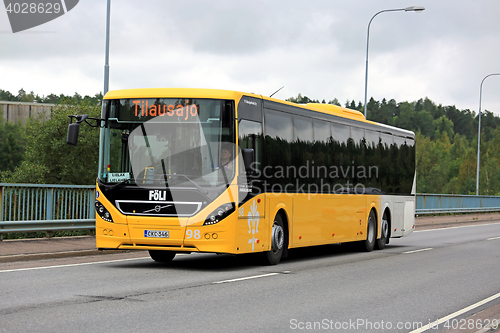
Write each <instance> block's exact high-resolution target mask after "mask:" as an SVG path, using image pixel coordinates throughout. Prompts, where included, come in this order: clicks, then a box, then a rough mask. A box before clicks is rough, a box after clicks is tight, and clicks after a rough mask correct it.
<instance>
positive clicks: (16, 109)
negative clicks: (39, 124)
mask: <svg viewBox="0 0 500 333" xmlns="http://www.w3.org/2000/svg"><path fill="white" fill-rule="evenodd" d="M53 106H54V104H44V103H27V102H7V101H0V113H1V114H2V116H3V119H5V120H7V121H10V122H12V123H15V124H26V121H27V120H28V118H38V117H42V118H43V119H46V118H48V117H50V109H51V108H52V107H53Z"/></svg>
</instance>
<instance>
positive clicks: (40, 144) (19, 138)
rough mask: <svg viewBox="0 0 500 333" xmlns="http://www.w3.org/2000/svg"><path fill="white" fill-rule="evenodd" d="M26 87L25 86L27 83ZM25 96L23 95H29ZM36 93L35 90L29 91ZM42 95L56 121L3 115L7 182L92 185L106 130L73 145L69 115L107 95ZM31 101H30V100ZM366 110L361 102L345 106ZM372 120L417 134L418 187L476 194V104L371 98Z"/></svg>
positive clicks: (490, 181) (491, 131) (484, 165)
mask: <svg viewBox="0 0 500 333" xmlns="http://www.w3.org/2000/svg"><path fill="white" fill-rule="evenodd" d="M21 90H22V89H21ZM5 96H7V97H9V98H14V100H16V101H22V99H23V98H24V99H25V100H26V98H28V99H31V97H32V96H35V97H36V96H38V95H35V94H33V93H32V92H31V93H30V94H26V93H25V92H24V94H23V93H22V92H21V91H20V93H18V96H13V95H12V94H10V93H9V92H5V91H4V90H0V100H12V99H7V98H6V97H5ZM23 96H24V97H23ZM26 96H29V97H26ZM49 96H52V97H50V98H54V99H52V100H48V99H47V98H48V97H47V98H46V97H44V98H42V99H37V101H38V102H54V103H55V104H56V106H54V107H53V109H52V114H51V117H50V119H49V120H46V121H41V120H39V119H30V120H29V121H28V122H27V124H26V125H24V126H23V125H13V124H10V123H7V122H5V121H4V120H3V116H2V117H0V119H1V120H0V181H1V182H15V183H41V184H43V183H45V184H49V183H54V184H76V185H78V184H93V183H94V182H95V178H96V173H97V163H98V151H99V144H98V140H99V138H98V137H99V131H98V130H97V129H95V128H90V127H89V126H81V127H80V140H79V143H78V146H76V147H70V146H67V145H66V131H67V126H68V123H69V118H68V115H69V114H89V115H90V116H91V117H99V115H100V101H101V100H102V95H101V94H96V95H95V96H94V97H89V96H85V97H81V96H80V95H78V94H75V95H74V96H71V97H70V98H68V96H64V95H60V96H58V98H59V99H58V100H56V99H55V97H54V96H56V95H54V94H51V95H49ZM287 100H288V101H291V102H295V103H300V104H304V103H313V102H314V103H330V104H336V105H339V106H340V103H339V101H338V100H337V99H336V98H334V99H332V100H329V101H328V102H327V101H326V100H322V101H321V102H320V101H319V100H313V99H310V98H308V97H307V96H302V95H301V94H299V95H298V96H297V97H291V98H289V99H287ZM26 101H28V100H26ZM344 106H345V107H348V108H350V109H355V110H358V111H361V112H363V104H362V103H361V102H358V103H356V102H355V101H347V102H346V103H345V105H344ZM367 109H368V119H369V120H372V121H376V122H380V123H384V124H388V125H391V126H396V127H400V128H404V129H408V130H411V131H414V132H415V133H416V164H417V192H419V193H448V194H475V184H476V165H477V164H476V162H477V130H478V115H477V114H476V113H475V112H474V111H471V110H469V109H465V110H459V109H457V108H456V107H455V106H443V105H441V104H439V105H438V104H436V103H434V102H433V101H431V100H430V99H428V98H422V99H420V100H418V101H414V102H396V101H395V100H394V99H391V100H386V99H383V100H382V101H376V100H374V99H373V98H371V99H370V101H369V103H368V105H367ZM499 125H500V118H499V117H498V116H496V115H495V114H493V113H492V112H490V111H485V112H484V113H483V114H482V123H481V126H482V129H481V164H480V168H481V170H480V179H479V184H480V185H479V187H480V194H484V195H500V168H497V165H498V164H499V162H500V126H499Z"/></svg>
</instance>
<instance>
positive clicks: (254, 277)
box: [214, 273, 280, 283]
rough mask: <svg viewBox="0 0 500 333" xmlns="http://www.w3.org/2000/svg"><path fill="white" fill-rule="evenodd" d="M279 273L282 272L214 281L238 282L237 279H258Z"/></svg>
mask: <svg viewBox="0 0 500 333" xmlns="http://www.w3.org/2000/svg"><path fill="white" fill-rule="evenodd" d="M278 274H280V273H268V274H262V275H254V276H247V277H243V278H238V279H231V280H224V281H217V282H214V283H228V282H237V281H243V280H250V279H258V278H261V277H266V276H273V275H278Z"/></svg>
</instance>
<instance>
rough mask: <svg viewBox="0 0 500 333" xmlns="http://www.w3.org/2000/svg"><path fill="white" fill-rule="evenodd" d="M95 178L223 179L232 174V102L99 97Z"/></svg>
mask: <svg viewBox="0 0 500 333" xmlns="http://www.w3.org/2000/svg"><path fill="white" fill-rule="evenodd" d="M105 103H106V104H105V106H104V108H103V115H102V118H103V119H105V120H106V126H105V127H104V128H103V129H102V134H101V145H102V147H101V154H102V156H101V157H100V166H99V179H100V180H101V181H102V182H104V183H129V184H136V185H137V186H141V187H149V186H151V185H153V184H157V185H159V184H168V186H169V187H170V186H175V185H176V184H177V185H179V184H190V186H191V187H192V186H193V185H194V186H195V187H197V188H199V187H204V186H217V185H222V184H223V183H226V184H228V183H229V182H230V181H231V180H232V179H233V177H234V167H233V163H234V161H233V160H234V157H235V136H234V104H233V102H232V101H226V100H216V99H183V98H178V99H177V98H176V99H172V98H150V99H144V98H136V99H119V100H108V101H105Z"/></svg>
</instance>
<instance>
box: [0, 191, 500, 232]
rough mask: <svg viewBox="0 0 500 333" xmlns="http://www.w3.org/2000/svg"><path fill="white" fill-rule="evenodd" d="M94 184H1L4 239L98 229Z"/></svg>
mask: <svg viewBox="0 0 500 333" xmlns="http://www.w3.org/2000/svg"><path fill="white" fill-rule="evenodd" d="M94 200H95V186H94V185H82V186H76V185H36V184H4V183H0V240H1V237H2V234H4V233H12V232H33V231H46V232H50V231H58V230H82V229H89V230H94V229H95V208H94ZM416 200H417V202H416V210H415V214H416V215H424V214H444V213H450V214H456V213H474V212H496V211H500V196H484V195H482V196H475V195H454V194H421V193H419V194H417V195H416Z"/></svg>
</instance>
